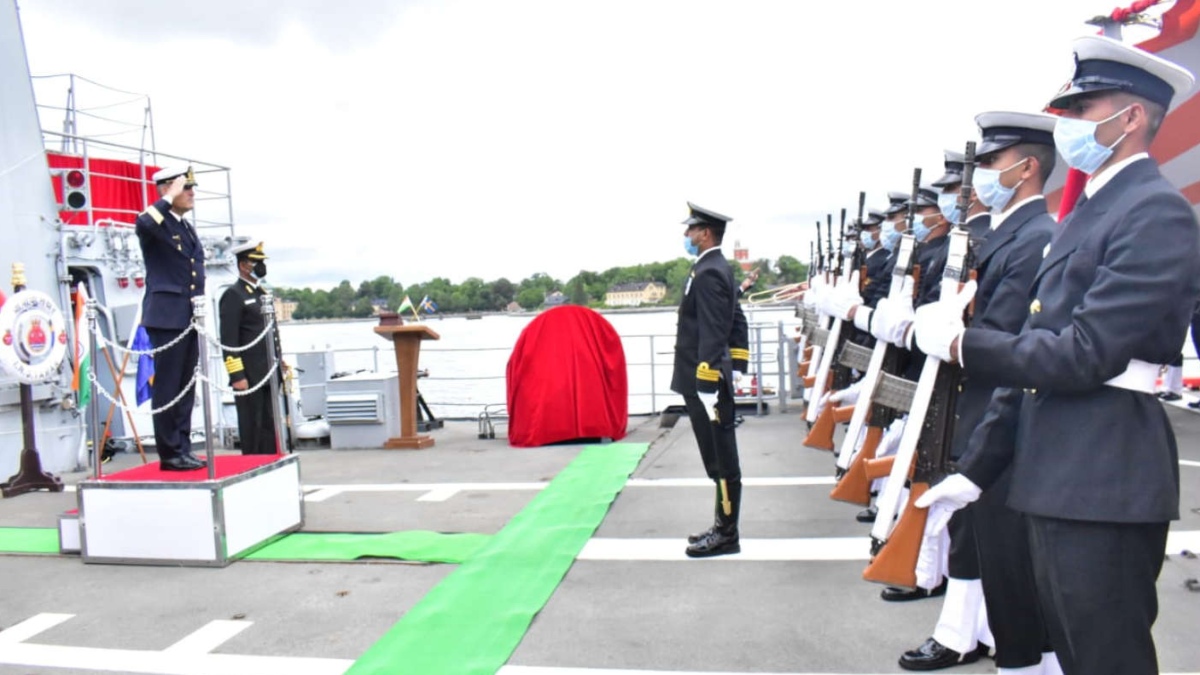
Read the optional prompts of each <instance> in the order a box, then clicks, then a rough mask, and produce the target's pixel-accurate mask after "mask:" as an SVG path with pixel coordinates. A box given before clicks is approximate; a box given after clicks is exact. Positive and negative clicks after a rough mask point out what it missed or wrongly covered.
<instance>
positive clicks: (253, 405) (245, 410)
mask: <svg viewBox="0 0 1200 675" xmlns="http://www.w3.org/2000/svg"><path fill="white" fill-rule="evenodd" d="M251 386H253V385H251ZM236 405H237V414H238V444H239V445H240V446H241V448H242V454H243V455H273V454H275V453H276V452H278V448H277V446H276V444H275V411H274V410H273V409H272V406H271V387H270V385H263V386H262V387H259V389H258V391H256V392H254V393H253V394H247V395H245V396H238V397H237V400H236Z"/></svg>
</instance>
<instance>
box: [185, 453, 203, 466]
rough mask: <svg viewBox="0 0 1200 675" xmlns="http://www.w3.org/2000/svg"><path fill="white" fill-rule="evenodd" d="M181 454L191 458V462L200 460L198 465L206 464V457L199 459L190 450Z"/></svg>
mask: <svg viewBox="0 0 1200 675" xmlns="http://www.w3.org/2000/svg"><path fill="white" fill-rule="evenodd" d="M183 456H184V457H187V458H188V459H190V460H192V461H193V462H200V466H208V460H207V459H201V458H199V457H197V456H196V455H195V454H193V453H192V451H191V450H188V451H187V452H185V453H183Z"/></svg>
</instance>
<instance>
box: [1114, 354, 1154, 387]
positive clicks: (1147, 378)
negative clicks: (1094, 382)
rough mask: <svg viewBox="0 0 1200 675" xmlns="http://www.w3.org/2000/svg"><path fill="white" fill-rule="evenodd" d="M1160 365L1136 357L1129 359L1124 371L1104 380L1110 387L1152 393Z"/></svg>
mask: <svg viewBox="0 0 1200 675" xmlns="http://www.w3.org/2000/svg"><path fill="white" fill-rule="evenodd" d="M1161 370H1162V366H1160V365H1159V364H1157V363H1146V362H1145V361H1139V360H1137V359H1131V360H1130V361H1129V367H1128V368H1126V369H1125V372H1123V373H1121V374H1120V375H1118V376H1116V377H1114V378H1113V379H1111V380H1109V381H1107V382H1105V383H1104V384H1107V385H1108V386H1110V387H1117V388H1119V389H1128V390H1129V391H1140V392H1142V393H1143V394H1153V393H1154V390H1155V389H1156V386H1155V385H1156V383H1157V381H1158V373H1159V371H1161Z"/></svg>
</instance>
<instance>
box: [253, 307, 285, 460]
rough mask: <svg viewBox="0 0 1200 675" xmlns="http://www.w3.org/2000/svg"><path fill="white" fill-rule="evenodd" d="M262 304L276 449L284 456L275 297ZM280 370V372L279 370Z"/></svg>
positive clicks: (280, 372) (280, 375) (281, 372)
mask: <svg viewBox="0 0 1200 675" xmlns="http://www.w3.org/2000/svg"><path fill="white" fill-rule="evenodd" d="M259 302H261V303H262V315H263V319H264V321H265V322H266V324H267V336H266V338H265V339H266V341H267V372H268V373H270V374H269V375H268V377H270V378H271V382H270V383H269V384H268V385H267V386H269V387H270V388H271V416H272V417H273V418H274V419H273V423H274V426H275V449H276V451H277V453H278V454H280V455H282V454H284V452H283V451H284V449H285V448H286V447H287V436H285V435H284V430H283V413H282V410H281V408H280V405H279V380H280V378H281V377H282V376H283V370H282V368H283V366H282V365H280V364H279V355H278V354H276V353H275V344H276V343H275V296H273V295H272V294H271V293H270V292H269V291H268V292H267V293H266V294H264V295H263V296H262V298H260V299H259ZM277 369H278V370H277Z"/></svg>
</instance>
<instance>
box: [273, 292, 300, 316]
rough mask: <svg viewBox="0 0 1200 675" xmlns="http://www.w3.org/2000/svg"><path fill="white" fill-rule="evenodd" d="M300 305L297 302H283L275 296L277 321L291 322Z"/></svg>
mask: <svg viewBox="0 0 1200 675" xmlns="http://www.w3.org/2000/svg"><path fill="white" fill-rule="evenodd" d="M297 304H299V303H297V302H296V301H295V300H282V299H280V297H279V296H275V320H276V321H280V322H283V321H291V320H292V312H295V311H296V305H297Z"/></svg>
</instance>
